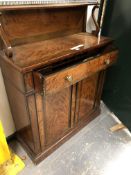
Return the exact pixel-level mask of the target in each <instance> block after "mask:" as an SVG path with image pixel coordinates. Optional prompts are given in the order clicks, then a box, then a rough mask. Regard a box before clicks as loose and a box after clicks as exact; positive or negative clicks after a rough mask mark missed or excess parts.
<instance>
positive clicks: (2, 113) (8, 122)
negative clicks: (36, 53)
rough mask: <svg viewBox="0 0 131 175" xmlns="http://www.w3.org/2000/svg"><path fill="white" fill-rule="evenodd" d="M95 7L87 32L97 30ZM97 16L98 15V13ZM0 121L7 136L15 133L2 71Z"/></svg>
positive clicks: (89, 16)
mask: <svg viewBox="0 0 131 175" xmlns="http://www.w3.org/2000/svg"><path fill="white" fill-rule="evenodd" d="M92 8H93V6H89V7H88V9H87V12H88V16H87V32H89V33H90V32H91V31H92V30H93V29H95V27H94V24H93V21H92V18H91V10H92ZM96 15H97V13H96ZM0 120H1V121H2V124H3V127H4V130H5V133H6V136H9V135H11V134H13V133H14V132H15V126H14V123H13V119H12V115H11V112H10V107H9V103H8V99H7V95H6V91H5V86H4V82H3V77H2V74H1V70H0Z"/></svg>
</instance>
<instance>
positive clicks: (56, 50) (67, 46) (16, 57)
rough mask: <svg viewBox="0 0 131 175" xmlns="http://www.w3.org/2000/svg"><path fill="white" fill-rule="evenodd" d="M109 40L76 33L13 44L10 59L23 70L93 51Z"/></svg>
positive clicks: (109, 40)
mask: <svg viewBox="0 0 131 175" xmlns="http://www.w3.org/2000/svg"><path fill="white" fill-rule="evenodd" d="M111 41H112V40H111V39H109V38H106V37H101V38H100V40H99V39H98V38H97V37H95V36H94V35H91V34H88V33H78V34H73V35H68V36H63V37H58V38H54V39H50V40H45V41H40V42H35V43H30V44H23V45H20V46H15V47H13V57H12V59H11V60H12V61H13V63H14V64H15V65H16V66H18V67H19V68H21V69H22V70H23V71H29V70H32V69H36V68H39V67H41V66H44V65H48V64H51V63H56V62H58V61H62V60H65V59H68V58H70V57H73V56H77V55H79V54H83V53H87V52H89V51H95V50H96V49H97V48H101V47H102V46H105V45H107V44H109V43H110V42H111Z"/></svg>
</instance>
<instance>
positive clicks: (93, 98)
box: [0, 4, 118, 163]
mask: <svg viewBox="0 0 131 175" xmlns="http://www.w3.org/2000/svg"><path fill="white" fill-rule="evenodd" d="M87 5H88V4H84V5H83V4H72V5H71V4H70V5H65V6H64V5H59V6H26V7H25V6H21V7H17V6H14V7H12V6H11V7H7V6H6V7H1V6H0V9H1V10H2V14H1V18H0V20H1V25H2V28H3V30H4V33H5V34H6V37H7V38H8V40H9V42H10V43H11V46H12V52H13V54H12V57H8V56H7V55H6V54H5V50H4V49H3V47H2V45H0V66H1V68H2V73H3V77H4V82H5V87H6V91H7V95H8V99H9V103H10V107H11V112H12V116H13V118H14V122H15V126H16V130H17V132H16V135H17V138H18V140H19V141H20V142H21V143H22V145H23V146H24V147H25V148H26V150H27V152H28V154H29V155H30V157H31V158H32V160H33V161H34V162H35V163H39V162H40V161H42V160H43V159H44V158H45V157H47V156H48V155H49V154H51V153H52V152H53V151H54V150H55V149H57V148H58V147H59V146H60V145H61V144H63V143H64V142H65V141H67V140H68V139H69V138H70V137H71V136H72V135H74V134H75V133H76V132H78V131H79V130H80V129H81V128H83V127H84V126H85V125H86V124H88V123H89V122H90V121H91V120H93V119H94V118H95V117H96V116H98V115H99V114H100V98H101V93H102V87H103V83H104V75H105V70H106V69H107V68H108V67H109V66H111V65H112V64H113V63H114V62H115V61H116V59H117V55H118V51H117V49H116V48H115V47H114V46H113V41H112V40H111V39H110V38H106V37H101V38H100V40H98V38H97V37H96V36H94V35H92V34H88V33H86V32H85V31H86V13H87ZM18 9H21V10H18ZM27 9H28V10H27ZM0 43H2V37H1V38H0ZM79 45H80V46H81V47H79V48H78V47H77V46H79ZM75 48H76V49H75ZM67 76H68V77H70V79H67ZM67 80H70V82H69V81H67Z"/></svg>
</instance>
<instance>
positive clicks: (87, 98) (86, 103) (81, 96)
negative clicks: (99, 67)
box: [76, 73, 99, 122]
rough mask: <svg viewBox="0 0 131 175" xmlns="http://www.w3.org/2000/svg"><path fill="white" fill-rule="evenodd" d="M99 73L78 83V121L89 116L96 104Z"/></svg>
mask: <svg viewBox="0 0 131 175" xmlns="http://www.w3.org/2000/svg"><path fill="white" fill-rule="evenodd" d="M98 80H99V73H96V74H94V75H92V76H91V77H89V78H86V79H84V80H82V81H80V82H79V83H78V85H77V87H78V88H77V101H76V106H77V108H76V122H78V121H80V120H82V119H84V118H85V117H88V115H89V114H90V113H91V112H92V110H93V109H94V105H95V100H96V95H97V94H96V93H97V88H98Z"/></svg>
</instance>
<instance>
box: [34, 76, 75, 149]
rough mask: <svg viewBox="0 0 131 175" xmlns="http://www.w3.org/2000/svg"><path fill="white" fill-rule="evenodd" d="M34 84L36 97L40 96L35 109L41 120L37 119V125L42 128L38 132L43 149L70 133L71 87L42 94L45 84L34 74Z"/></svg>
mask: <svg viewBox="0 0 131 175" xmlns="http://www.w3.org/2000/svg"><path fill="white" fill-rule="evenodd" d="M34 82H35V94H36V97H38V96H41V98H38V100H37V98H36V100H37V108H39V109H38V112H37V113H38V118H39V117H40V118H41V119H40V120H39V119H38V121H40V122H39V123H38V124H39V128H42V127H43V129H41V130H40V137H41V141H42V140H43V147H48V146H50V145H52V144H54V143H56V142H57V141H58V140H59V139H61V138H62V137H63V136H64V135H66V134H67V133H68V132H69V131H70V128H71V108H72V100H71V99H72V89H73V86H69V87H65V88H62V89H60V90H57V91H51V92H50V93H44V86H45V84H44V78H43V79H42V76H41V74H39V73H34ZM38 94H39V95H38ZM40 100H41V102H40ZM40 104H42V105H40ZM40 106H41V107H40ZM40 111H42V115H41V114H40ZM39 114H40V115H39ZM41 123H42V124H41ZM42 137H43V138H42Z"/></svg>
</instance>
